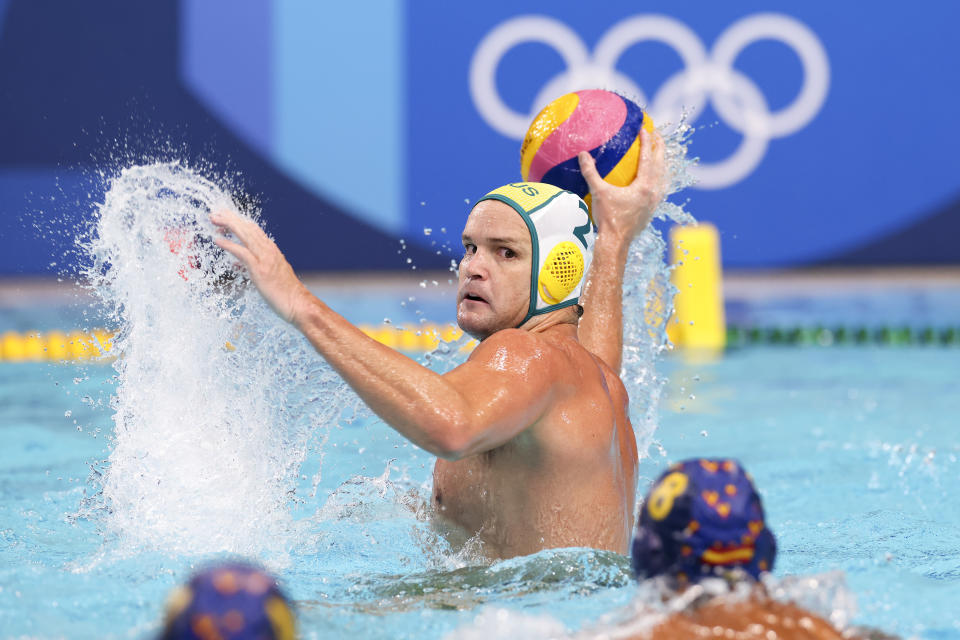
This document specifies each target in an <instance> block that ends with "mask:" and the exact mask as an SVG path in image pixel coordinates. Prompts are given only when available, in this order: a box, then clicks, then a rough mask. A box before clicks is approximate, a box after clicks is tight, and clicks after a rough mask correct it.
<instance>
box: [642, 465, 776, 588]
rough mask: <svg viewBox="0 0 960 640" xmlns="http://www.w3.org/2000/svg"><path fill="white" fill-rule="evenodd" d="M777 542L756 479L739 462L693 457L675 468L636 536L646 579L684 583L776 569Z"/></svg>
mask: <svg viewBox="0 0 960 640" xmlns="http://www.w3.org/2000/svg"><path fill="white" fill-rule="evenodd" d="M776 550H777V547H776V541H775V539H774V537H773V533H772V532H771V531H770V530H769V529H768V528H767V526H766V522H765V520H764V516H763V504H762V503H761V502H760V496H759V495H758V494H757V492H756V489H755V488H754V486H753V483H752V482H751V480H750V477H749V476H748V475H747V474H746V472H745V471H744V470H743V468H742V467H741V466H740V464H739V463H738V462H737V461H735V460H706V459H692V460H685V461H683V462H680V463H677V464H675V465H673V466H672V467H670V468H669V469H667V470H666V471H665V472H664V473H663V474H662V475H661V476H660V477H659V478H658V479H657V481H656V483H655V484H654V485H653V488H652V489H651V490H650V493H648V494H647V497H646V500H644V503H643V508H642V510H641V512H640V519H639V523H638V525H637V531H636V533H635V535H634V538H633V549H632V556H633V570H634V573H635V574H636V576H637V578H638V579H643V578H652V577H654V576H658V575H665V576H668V577H671V578H674V579H676V580H677V581H678V582H679V583H680V585H683V584H687V583H690V582H696V581H698V580H700V579H701V578H705V577H709V576H720V577H728V576H730V575H735V574H736V572H737V571H738V570H739V571H742V572H744V573H746V574H747V575H749V576H752V577H753V578H754V579H759V577H760V574H761V573H763V572H766V571H771V570H773V561H774V556H775V555H776Z"/></svg>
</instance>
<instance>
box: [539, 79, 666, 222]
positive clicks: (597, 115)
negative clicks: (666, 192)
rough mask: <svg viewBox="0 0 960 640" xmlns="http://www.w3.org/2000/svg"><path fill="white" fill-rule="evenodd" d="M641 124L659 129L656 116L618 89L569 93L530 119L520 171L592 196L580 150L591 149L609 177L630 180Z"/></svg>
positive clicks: (619, 182)
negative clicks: (584, 173) (584, 174)
mask: <svg viewBox="0 0 960 640" xmlns="http://www.w3.org/2000/svg"><path fill="white" fill-rule="evenodd" d="M641 129H642V130H644V131H647V132H648V133H653V120H652V119H651V118H650V116H648V115H646V114H645V113H644V112H643V110H642V109H641V108H640V107H639V106H637V105H636V104H635V103H634V102H633V101H631V100H629V99H627V98H624V97H623V96H621V95H619V94H617V93H614V92H612V91H605V90H603V89H587V90H584V91H576V92H574V93H568V94H566V95H564V96H560V97H559V98H557V99H556V100H554V101H553V102H551V103H550V104H548V105H547V106H546V107H544V108H543V110H542V111H541V112H540V113H539V114H538V115H537V117H536V118H535V119H534V121H533V123H532V124H531V125H530V128H529V129H528V130H527V135H526V137H525V138H524V141H523V146H522V147H521V148H520V173H521V175H522V176H523V180H524V181H529V182H546V183H548V184H552V185H556V186H558V187H560V188H562V189H566V190H568V191H573V192H574V193H576V194H577V195H579V196H580V197H581V198H586V197H588V194H589V191H590V190H589V188H588V187H587V182H586V180H584V178H583V176H582V175H581V173H580V164H579V162H578V161H577V154H578V153H579V152H580V151H589V152H590V155H592V156H593V159H594V161H595V162H596V165H597V171H598V172H599V173H600V175H601V176H602V177H603V179H604V180H606V181H607V182H609V183H611V184H615V185H618V186H626V185H628V184H630V183H631V182H632V181H633V179H634V178H635V177H636V175H637V163H638V161H639V159H640V131H641ZM588 203H589V202H588Z"/></svg>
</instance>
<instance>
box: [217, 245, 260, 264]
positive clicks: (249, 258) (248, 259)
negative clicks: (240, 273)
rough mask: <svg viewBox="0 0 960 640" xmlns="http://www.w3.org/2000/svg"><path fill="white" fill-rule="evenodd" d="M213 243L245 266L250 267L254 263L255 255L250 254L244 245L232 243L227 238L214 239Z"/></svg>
mask: <svg viewBox="0 0 960 640" xmlns="http://www.w3.org/2000/svg"><path fill="white" fill-rule="evenodd" d="M213 243H214V244H215V245H217V246H218V247H220V248H221V249H223V250H224V251H226V252H227V253H230V254H232V255H233V256H234V257H236V258H237V259H238V260H240V262H242V263H243V264H244V265H250V264H252V263H253V259H254V258H253V254H252V253H250V250H249V249H247V248H246V247H244V246H243V245H240V244H237V243H236V242H231V241H230V240H227V239H226V238H214V239H213Z"/></svg>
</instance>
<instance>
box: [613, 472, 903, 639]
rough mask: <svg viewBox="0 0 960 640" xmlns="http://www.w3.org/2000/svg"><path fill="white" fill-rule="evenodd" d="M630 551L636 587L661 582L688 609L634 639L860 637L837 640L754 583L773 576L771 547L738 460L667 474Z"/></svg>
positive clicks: (817, 620) (651, 496) (824, 625)
mask: <svg viewBox="0 0 960 640" xmlns="http://www.w3.org/2000/svg"><path fill="white" fill-rule="evenodd" d="M632 547H633V548H632V554H631V555H632V563H633V570H634V573H635V574H636V576H637V579H639V580H643V579H645V578H657V579H659V580H661V581H662V583H663V585H664V586H665V587H666V589H667V593H669V594H670V595H673V596H675V597H676V598H677V600H676V601H675V604H683V603H685V605H686V606H685V607H684V609H683V610H682V611H679V612H677V613H674V614H673V615H671V616H669V617H668V618H667V619H665V620H664V621H663V622H661V623H660V624H658V625H656V626H654V627H653V628H652V629H648V630H646V631H644V632H643V633H641V634H638V635H635V636H632V637H634V638H637V639H638V640H639V639H640V638H645V639H650V640H665V639H668V638H678V639H680V638H682V639H684V640H686V639H687V638H699V637H711V636H712V637H717V636H719V637H728V638H733V637H737V638H740V637H742V638H780V639H781V640H790V639H794V640H801V639H803V640H826V639H830V640H840V638H856V637H864V636H862V635H860V634H861V633H865V632H866V630H848V631H847V632H846V633H841V632H840V631H838V630H837V629H835V628H834V627H833V626H832V625H831V624H830V623H829V622H827V621H826V620H824V619H823V618H821V617H820V616H818V615H816V614H814V613H811V612H810V611H807V610H805V609H802V608H801V607H798V606H797V605H795V604H792V603H788V602H779V601H777V600H773V599H772V598H770V597H769V596H768V595H767V593H766V591H765V590H764V588H763V586H762V583H761V582H760V580H761V578H762V576H763V574H765V573H766V572H769V571H772V570H773V564H774V559H775V558H776V553H777V545H776V540H775V538H774V536H773V533H772V532H771V531H770V529H769V528H768V527H767V523H766V518H765V517H764V513H763V504H762V502H761V500H760V496H759V494H758V493H757V491H756V489H755V488H754V486H753V482H752V481H751V479H750V476H749V475H747V473H746V472H745V471H744V470H743V467H741V466H740V464H739V463H738V462H737V461H735V460H712V459H692V460H685V461H683V462H679V463H677V464H675V465H672V466H671V467H670V468H669V469H667V470H666V471H664V472H663V474H661V475H660V477H659V478H658V479H657V481H656V482H655V483H654V485H653V487H652V488H651V490H650V492H649V493H648V494H647V497H646V499H645V500H644V503H643V507H642V509H641V512H640V518H639V522H638V524H637V531H636V534H635V537H634V540H633V545H632ZM705 579H712V580H710V581H709V582H705ZM868 635H869V637H878V638H879V637H888V636H884V635H882V634H878V633H877V632H874V631H870V632H868ZM620 637H623V636H620Z"/></svg>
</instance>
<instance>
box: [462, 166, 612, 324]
mask: <svg viewBox="0 0 960 640" xmlns="http://www.w3.org/2000/svg"><path fill="white" fill-rule="evenodd" d="M484 200H499V201H500V202H503V203H505V204H507V205H509V206H510V207H511V208H512V209H513V210H514V211H516V212H517V214H519V215H520V217H521V218H522V219H523V222H524V223H525V224H526V226H527V230H528V231H529V232H530V240H531V242H532V243H533V247H532V249H533V260H532V262H531V273H530V305H529V307H528V309H527V313H526V315H525V317H524V318H523V320H522V321H521V322H520V324H523V323H524V322H526V321H527V320H529V319H530V318H532V317H533V316H535V315H540V314H542V313H547V312H548V311H553V310H554V309H562V308H564V307H570V306H573V305H575V304H579V302H580V292H581V290H582V289H583V283H584V276H585V275H586V273H587V269H589V267H590V260H591V258H592V256H593V243H594V239H595V234H594V228H593V221H592V220H591V218H590V213H589V210H588V209H587V205H586V203H585V202H584V201H583V200H581V199H580V197H579V196H577V195H576V194H575V193H571V192H570V191H564V190H563V189H560V188H559V187H555V186H553V185H550V184H544V183H541V182H515V183H511V184H507V185H504V186H502V187H500V188H499V189H494V190H493V191H491V192H490V193H488V194H487V195H485V196H483V197H482V198H480V200H478V201H477V203H478V204H479V203H480V202H483V201H484ZM518 326H519V325H518Z"/></svg>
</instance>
